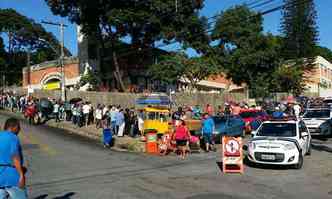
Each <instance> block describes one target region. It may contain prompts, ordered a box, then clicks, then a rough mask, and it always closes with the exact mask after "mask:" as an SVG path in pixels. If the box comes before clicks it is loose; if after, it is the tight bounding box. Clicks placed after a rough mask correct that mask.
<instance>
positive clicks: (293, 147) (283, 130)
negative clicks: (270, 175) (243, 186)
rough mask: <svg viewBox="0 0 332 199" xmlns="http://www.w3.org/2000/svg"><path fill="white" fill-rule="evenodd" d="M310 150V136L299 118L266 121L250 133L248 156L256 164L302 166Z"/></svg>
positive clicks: (299, 167)
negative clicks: (251, 134) (251, 135)
mask: <svg viewBox="0 0 332 199" xmlns="http://www.w3.org/2000/svg"><path fill="white" fill-rule="evenodd" d="M310 153H311V135H310V132H309V130H308V128H307V127H306V125H305V123H304V122H303V121H302V120H296V119H290V120H284V119H279V120H269V121H265V122H263V123H262V125H261V126H260V127H259V128H258V129H257V131H254V132H253V137H252V138H251V139H250V140H249V142H248V159H249V160H250V161H251V162H253V163H258V164H273V165H292V166H294V168H296V169H301V168H302V165H303V157H304V155H306V154H307V155H310Z"/></svg>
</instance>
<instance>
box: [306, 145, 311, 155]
mask: <svg viewBox="0 0 332 199" xmlns="http://www.w3.org/2000/svg"><path fill="white" fill-rule="evenodd" d="M305 155H307V156H310V155H311V143H309V147H308V151H307V153H306V154H305Z"/></svg>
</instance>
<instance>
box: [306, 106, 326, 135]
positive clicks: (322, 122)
mask: <svg viewBox="0 0 332 199" xmlns="http://www.w3.org/2000/svg"><path fill="white" fill-rule="evenodd" d="M331 118H332V111H331V109H330V108H310V109H308V110H307V111H306V112H305V113H304V115H303V116H302V119H303V121H304V123H305V124H306V126H307V127H308V129H309V131H310V133H311V135H324V136H329V135H331V133H332V132H331Z"/></svg>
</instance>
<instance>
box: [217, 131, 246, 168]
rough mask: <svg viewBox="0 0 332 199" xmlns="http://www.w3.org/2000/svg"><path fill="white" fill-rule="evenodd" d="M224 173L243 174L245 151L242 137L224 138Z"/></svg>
mask: <svg viewBox="0 0 332 199" xmlns="http://www.w3.org/2000/svg"><path fill="white" fill-rule="evenodd" d="M222 149H223V150H222V153H223V154H222V157H223V161H222V163H223V172H224V173H243V151H242V138H241V137H237V138H236V137H230V136H223V137H222Z"/></svg>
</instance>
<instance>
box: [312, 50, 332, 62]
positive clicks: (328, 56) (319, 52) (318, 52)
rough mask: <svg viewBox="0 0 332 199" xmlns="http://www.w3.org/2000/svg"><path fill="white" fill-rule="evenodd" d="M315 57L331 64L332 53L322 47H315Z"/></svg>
mask: <svg viewBox="0 0 332 199" xmlns="http://www.w3.org/2000/svg"><path fill="white" fill-rule="evenodd" d="M315 55H316V56H322V57H324V58H325V59H326V60H327V61H329V62H331V63H332V51H331V50H330V49H329V48H326V47H322V46H316V48H315Z"/></svg>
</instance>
